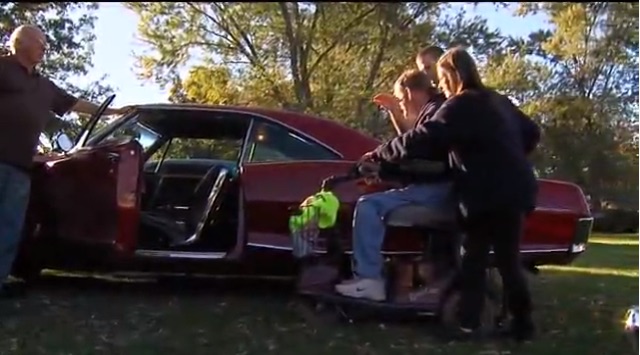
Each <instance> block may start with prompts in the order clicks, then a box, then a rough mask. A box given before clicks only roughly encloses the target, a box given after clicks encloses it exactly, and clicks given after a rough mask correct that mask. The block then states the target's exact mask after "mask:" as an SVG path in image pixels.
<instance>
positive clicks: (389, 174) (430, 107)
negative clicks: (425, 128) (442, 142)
mask: <svg viewBox="0 0 640 355" xmlns="http://www.w3.org/2000/svg"><path fill="white" fill-rule="evenodd" d="M445 101H446V98H445V97H444V95H442V94H440V93H438V94H435V95H433V96H431V98H430V99H429V101H427V103H426V104H425V105H424V106H423V107H422V109H421V110H420V112H419V113H418V118H417V119H416V122H415V124H414V126H413V129H414V130H415V129H417V128H418V127H420V126H422V125H424V124H425V123H426V122H429V121H430V120H431V119H433V117H434V115H435V114H436V112H437V111H438V109H440V107H441V106H442V104H443V103H444V102H445ZM386 144H387V143H384V144H382V146H384V145H386ZM423 148H424V147H416V149H415V151H412V152H411V153H410V157H411V160H415V159H420V160H426V161H429V162H434V163H440V165H442V166H443V167H444V169H443V171H441V172H437V173H429V174H424V173H416V172H412V171H408V170H407V169H405V167H406V164H401V159H398V160H396V161H384V160H383V161H381V169H380V177H381V178H382V179H385V180H386V179H389V180H396V181H401V182H403V183H407V184H410V183H437V182H442V181H448V180H451V176H450V169H448V168H447V165H448V159H449V157H448V151H447V150H446V149H433V150H429V149H423Z"/></svg>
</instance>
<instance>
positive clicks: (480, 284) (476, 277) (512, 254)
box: [460, 210, 532, 329]
mask: <svg viewBox="0 0 640 355" xmlns="http://www.w3.org/2000/svg"><path fill="white" fill-rule="evenodd" d="M524 216H525V214H524V212H518V211H517V210H505V211H500V212H492V213H490V214H486V215H481V216H477V217H476V218H473V219H470V220H468V222H467V223H466V228H465V229H466V231H467V240H466V241H465V255H464V257H463V260H462V270H461V271H462V273H461V281H462V283H461V288H462V289H461V291H462V294H461V300H460V321H461V323H460V324H461V326H462V327H464V328H472V329H473V328H476V327H477V326H478V325H479V323H480V313H481V311H482V308H483V306H484V304H483V303H484V297H485V294H486V277H485V276H486V275H485V270H486V268H487V266H488V263H489V252H490V250H491V248H493V251H494V258H495V259H494V260H495V265H496V267H497V268H498V271H499V272H500V276H501V277H502V284H503V287H504V288H505V292H506V293H505V294H506V297H507V302H508V307H509V311H510V312H511V314H512V316H513V320H514V326H516V327H517V326H519V325H523V326H528V325H529V324H530V322H531V308H532V306H531V295H530V293H529V286H528V284H527V279H526V276H525V275H524V271H523V268H522V264H521V261H520V239H521V235H522V231H523V226H524Z"/></svg>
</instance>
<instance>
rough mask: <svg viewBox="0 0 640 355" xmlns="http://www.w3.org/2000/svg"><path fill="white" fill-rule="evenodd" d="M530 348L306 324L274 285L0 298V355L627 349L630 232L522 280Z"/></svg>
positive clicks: (632, 279)
mask: <svg viewBox="0 0 640 355" xmlns="http://www.w3.org/2000/svg"><path fill="white" fill-rule="evenodd" d="M532 288H533V290H534V293H535V301H536V316H537V322H538V324H539V327H540V328H541V329H540V333H541V334H540V335H539V337H538V339H537V340H536V341H535V342H533V343H531V344H526V345H522V346H520V347H515V346H514V345H510V344H509V343H495V344H492V343H489V344H475V345H474V344H442V343H440V342H438V341H436V340H434V339H433V338H431V337H430V336H429V331H430V330H431V329H432V328H430V326H429V325H426V324H423V325H416V324H411V325H401V324H377V323H368V324H356V325H336V324H315V325H310V324H305V322H304V321H302V320H301V318H300V317H299V316H298V315H297V314H296V312H294V311H293V309H292V308H291V307H290V306H289V301H290V299H291V297H290V294H289V293H287V291H286V290H283V287H278V285H277V284H273V283H272V284H270V285H258V288H257V289H256V288H255V287H254V288H252V289H249V288H247V287H245V288H236V289H235V290H233V291H232V290H228V289H227V290H225V289H223V288H222V287H221V285H220V283H219V282H216V283H212V282H206V283H203V282H188V283H187V282H185V283H180V284H179V287H176V285H173V286H172V287H167V286H161V285H159V284H157V283H141V282H113V281H111V282H109V281H104V280H95V279H77V278H76V279H71V280H70V279H69V278H61V277H52V278H48V279H46V280H45V281H44V283H43V284H42V285H39V286H37V287H36V288H35V289H33V290H32V292H31V293H30V295H29V296H28V298H26V299H24V300H20V301H17V302H10V303H4V304H1V303H0V354H2V355H4V354H25V355H27V354H47V355H55V354H135V355H143V354H158V353H165V354H172V355H173V354H208V355H209V354H215V355H218V354H220V355H227V354H229V355H232V354H260V355H262V354H266V353H273V354H281V355H287V354H304V355H313V354H451V355H456V354H460V355H463V354H464V355H468V354H486V355H489V354H518V355H520V354H522V355H526V354H545V355H554V354H558V355H565V354H571V353H574V354H582V355H585V354H594V355H596V354H598V355H600V354H612V355H613V354H616V355H617V354H631V351H632V350H631V345H630V342H629V341H628V340H627V339H625V338H624V336H623V333H622V316H623V315H624V312H625V310H626V308H627V307H628V306H631V305H634V304H637V302H638V296H637V295H638V237H637V236H636V235H616V236H604V235H595V236H593V237H592V239H591V244H590V245H589V248H588V250H587V252H586V253H585V254H584V255H583V256H581V257H580V258H579V259H578V260H577V261H576V262H575V263H574V264H573V265H571V266H567V267H547V268H545V269H543V270H542V272H541V273H540V275H539V276H537V277H534V278H532Z"/></svg>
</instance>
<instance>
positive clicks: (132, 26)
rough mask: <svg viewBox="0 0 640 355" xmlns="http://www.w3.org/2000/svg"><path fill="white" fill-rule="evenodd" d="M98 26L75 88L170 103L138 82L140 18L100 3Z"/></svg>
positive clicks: (490, 10) (125, 99)
mask: <svg viewBox="0 0 640 355" xmlns="http://www.w3.org/2000/svg"><path fill="white" fill-rule="evenodd" d="M454 6H456V7H460V6H463V7H465V9H466V10H467V13H468V15H469V16H474V15H480V16H482V17H484V18H486V19H487V23H488V25H489V27H490V28H498V29H500V30H501V31H502V32H503V33H505V34H509V35H514V36H526V35H528V34H529V33H531V32H533V31H535V30H537V29H540V28H545V27H548V24H547V23H546V20H545V18H544V17H542V16H540V15H536V16H527V17H526V18H518V17H515V16H513V15H512V12H511V10H509V9H501V10H496V9H495V8H494V7H493V5H492V4H490V3H487V4H479V5H478V6H477V7H475V8H474V7H473V6H472V5H469V4H465V5H462V4H456V5H454ZM96 16H97V20H96V23H95V35H96V42H95V45H94V48H95V54H94V58H93V64H94V67H93V69H92V70H91V71H90V73H89V75H87V76H85V77H75V78H72V79H71V82H72V83H73V84H77V85H81V86H84V85H83V84H85V85H86V84H89V83H90V82H92V81H95V80H98V79H100V78H101V77H102V76H103V75H106V76H107V77H106V78H105V84H109V85H111V86H112V87H113V88H115V93H116V99H115V101H114V103H113V105H114V106H116V107H117V106H123V105H130V104H143V103H160V102H167V97H168V93H167V90H162V89H160V87H159V86H158V85H156V84H155V83H152V82H149V81H144V80H141V79H138V78H137V76H136V69H135V63H136V60H135V57H134V53H141V52H142V51H144V50H145V48H146V47H145V46H144V44H143V43H142V42H141V41H140V40H139V39H138V38H137V25H138V17H137V15H136V14H135V13H133V12H132V11H130V10H128V9H126V8H125V7H124V6H123V5H122V4H121V3H117V2H113V3H105V2H103V3H100V8H99V9H98V11H97V13H96Z"/></svg>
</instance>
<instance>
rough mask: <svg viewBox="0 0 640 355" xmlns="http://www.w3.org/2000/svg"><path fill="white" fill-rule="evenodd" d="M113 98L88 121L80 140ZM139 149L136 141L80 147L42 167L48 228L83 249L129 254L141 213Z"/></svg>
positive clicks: (63, 241) (141, 154)
mask: <svg viewBox="0 0 640 355" xmlns="http://www.w3.org/2000/svg"><path fill="white" fill-rule="evenodd" d="M112 100H113V97H110V99H108V102H105V103H106V104H103V105H102V106H101V107H100V110H98V112H96V114H95V115H94V117H92V118H91V120H90V123H89V127H90V128H89V129H86V130H85V132H83V133H82V134H81V136H80V138H79V141H77V142H76V143H77V144H80V145H82V141H83V140H86V137H87V136H88V135H89V134H90V131H91V129H93V128H94V127H95V122H96V121H97V120H98V119H99V116H100V115H101V114H102V113H103V112H104V110H105V109H106V108H107V107H108V105H109V103H110V102H111V101H112ZM142 156H143V152H142V148H141V146H140V145H139V143H137V142H136V141H131V142H125V143H119V144H118V143H116V144H113V145H101V146H98V147H82V148H81V149H77V150H76V149H74V151H73V152H72V153H70V154H67V155H66V156H65V157H63V158H62V159H58V160H55V161H51V162H48V163H46V174H45V175H46V178H45V187H44V195H45V196H44V197H45V200H46V204H47V210H48V213H47V214H48V218H47V219H46V224H47V225H46V226H44V227H45V228H47V230H48V231H49V232H50V233H52V234H54V235H55V237H56V240H58V241H60V242H62V243H64V244H71V245H74V246H78V247H84V248H95V249H107V250H109V251H117V252H120V253H124V254H132V253H133V251H134V249H135V245H136V241H137V238H136V235H137V229H138V223H139V214H140V192H141V191H140V188H141V179H140V173H141V168H142Z"/></svg>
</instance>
